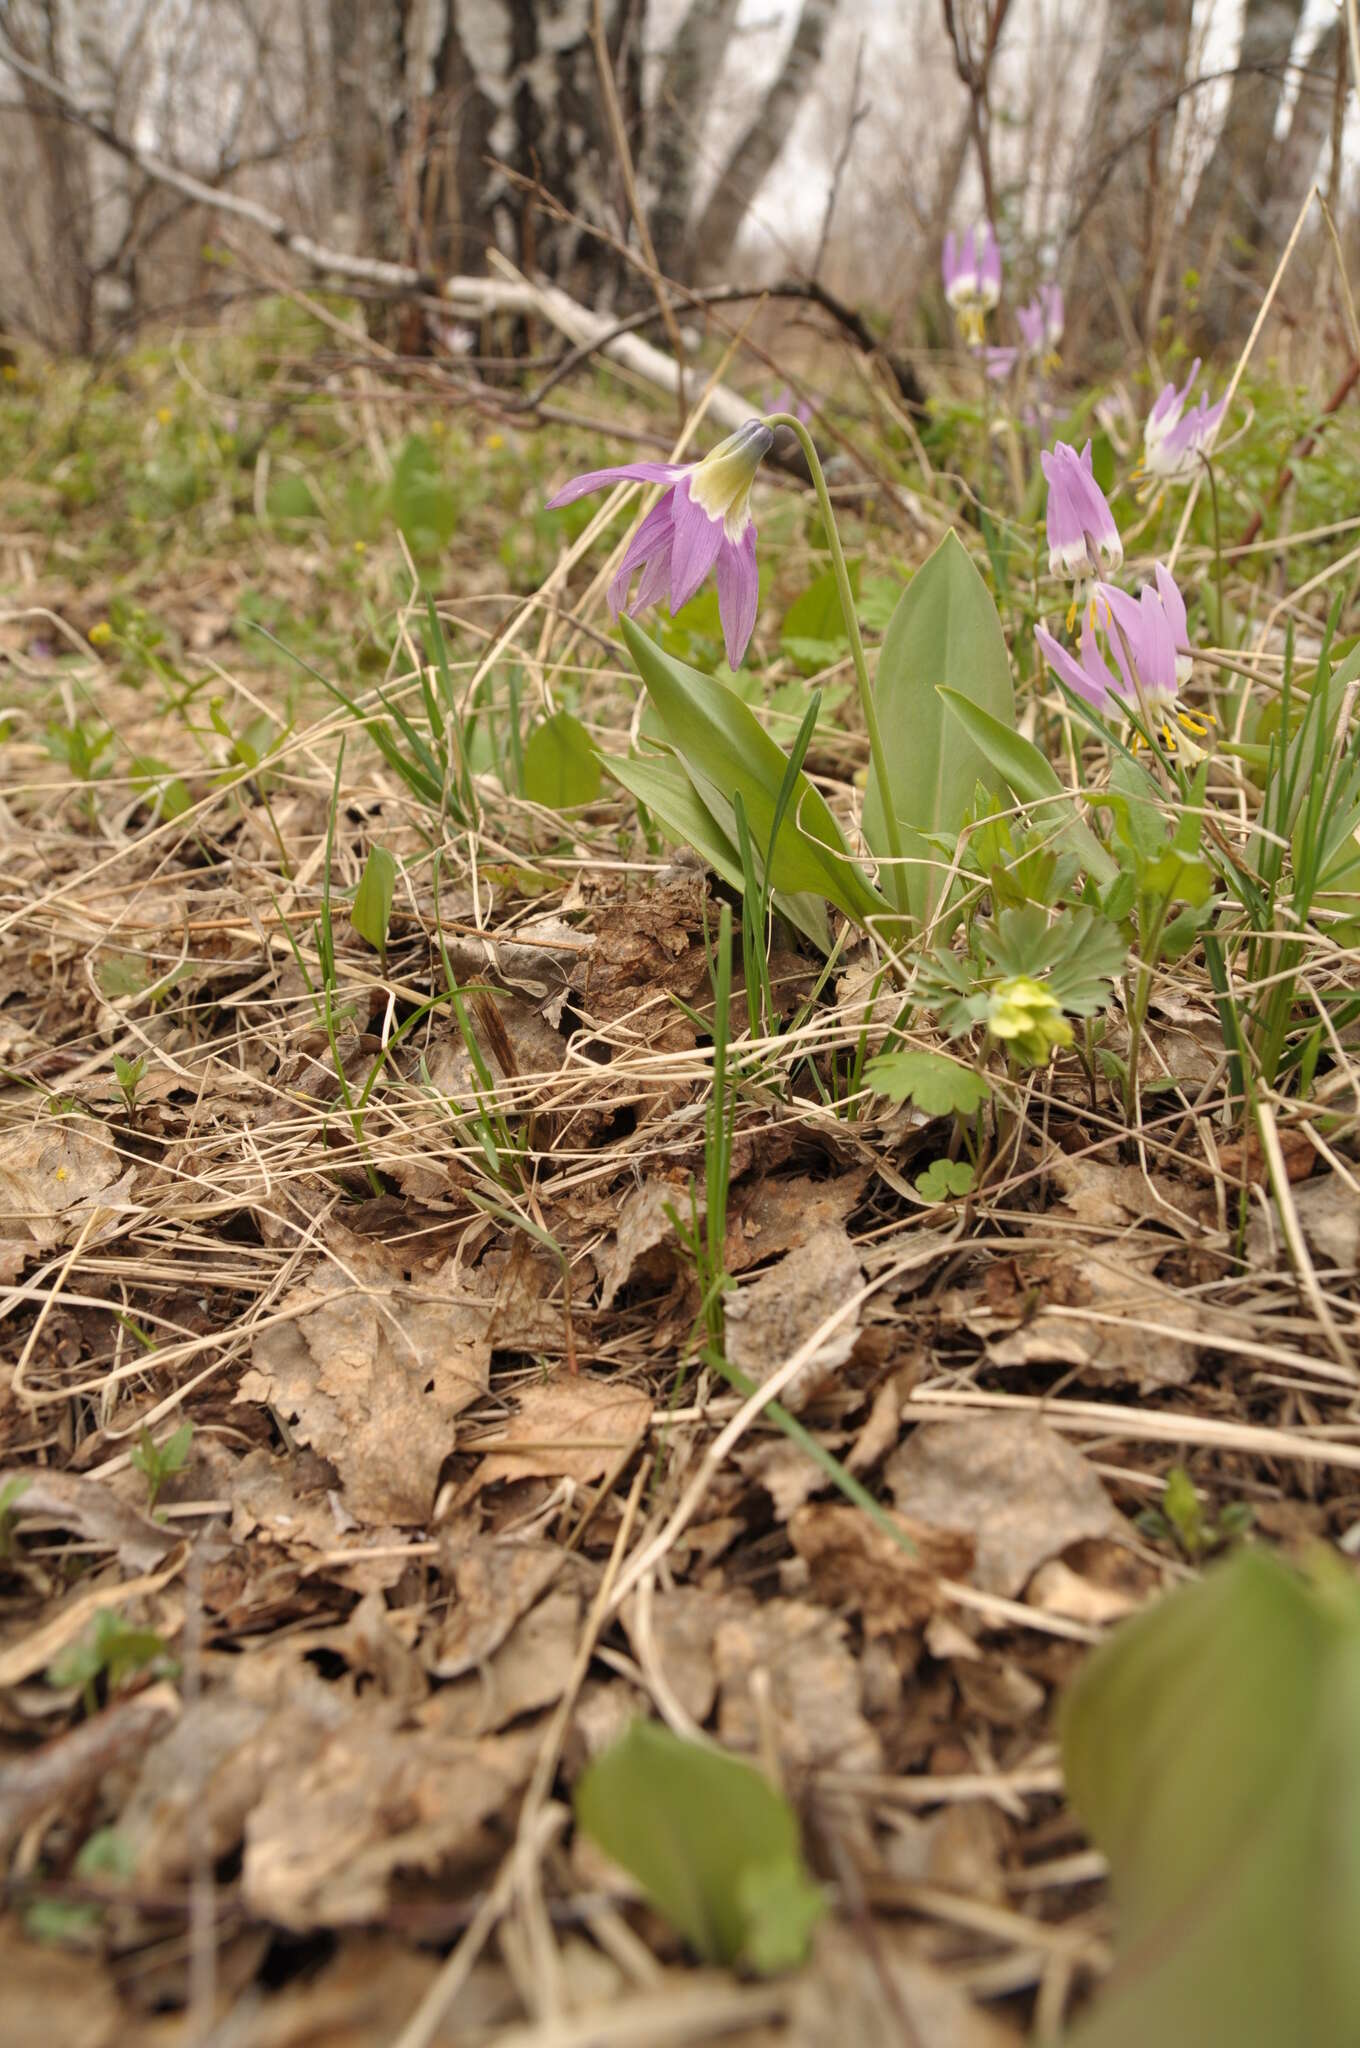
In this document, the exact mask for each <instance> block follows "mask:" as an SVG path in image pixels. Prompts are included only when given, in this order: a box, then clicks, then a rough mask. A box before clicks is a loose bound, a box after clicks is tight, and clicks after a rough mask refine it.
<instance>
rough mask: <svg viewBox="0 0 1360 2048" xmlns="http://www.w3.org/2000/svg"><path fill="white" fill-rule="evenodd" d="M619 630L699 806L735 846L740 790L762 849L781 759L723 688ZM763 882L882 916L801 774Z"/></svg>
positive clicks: (862, 919) (632, 629) (857, 916)
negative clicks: (734, 799)
mask: <svg viewBox="0 0 1360 2048" xmlns="http://www.w3.org/2000/svg"><path fill="white" fill-rule="evenodd" d="M621 627H622V632H623V637H624V639H625V640H626V642H627V643H628V651H629V653H630V654H631V655H632V657H633V660H634V662H635V663H636V665H637V670H638V673H639V675H640V676H641V677H642V680H643V683H644V684H645V686H646V689H647V693H648V695H649V696H650V698H651V700H652V702H653V704H654V705H655V706H656V709H657V712H658V714H659V716H660V718H661V722H662V724H663V726H664V727H665V730H666V737H667V739H668V740H669V742H670V744H671V746H673V747H674V749H675V751H676V753H677V754H678V755H679V757H680V760H681V761H682V763H683V764H684V767H685V770H686V773H687V774H688V775H689V778H690V780H691V782H692V783H693V784H694V787H695V789H696V790H697V791H698V794H699V796H700V798H701V799H702V802H703V804H704V807H705V809H706V810H708V811H709V812H711V814H712V815H713V817H714V818H716V819H717V821H718V824H719V825H720V826H721V828H722V830H723V832H724V833H725V834H726V836H727V839H728V841H729V843H730V844H732V845H733V846H735V844H736V839H737V831H736V815H735V811H734V809H733V804H732V797H733V793H734V792H740V795H741V800H742V802H743V804H744V805H745V807H746V819H747V823H748V825H749V826H750V830H751V838H752V842H753V843H754V845H755V846H756V847H758V848H760V849H761V850H762V851H763V849H764V848H765V847H767V846H768V845H769V843H770V834H771V830H772V828H773V825H774V816H775V805H776V803H777V802H778V800H779V792H780V789H781V787H782V786H783V781H784V771H785V769H786V768H787V766H788V756H787V755H786V754H785V753H784V752H783V750H782V749H781V748H780V747H779V746H778V745H777V744H776V742H775V741H774V740H772V739H771V738H770V735H769V734H768V733H767V732H766V730H765V728H764V726H763V725H762V724H761V723H760V720H759V719H758V718H757V717H756V715H755V713H754V712H753V711H752V710H751V709H750V708H749V707H748V706H747V705H745V704H743V703H742V702H741V699H740V698H739V697H737V696H735V695H734V694H733V692H732V691H731V690H729V689H728V688H727V687H726V685H725V684H723V683H720V682H718V681H717V680H716V679H715V678H714V677H713V676H706V675H703V674H701V673H700V671H699V670H698V669H695V668H690V667H689V665H688V664H687V663H686V662H683V661H677V660H675V658H674V657H673V656H672V655H668V654H663V653H662V651H661V649H660V648H659V647H656V646H655V645H654V644H653V643H652V642H651V641H650V640H649V639H648V638H647V635H646V634H645V633H643V632H641V631H640V630H639V628H638V627H637V626H636V625H634V623H633V621H632V620H631V619H629V618H624V619H623V620H622V621H621ZM769 879H770V883H771V886H772V887H773V888H774V889H775V890H777V891H780V892H782V893H785V894H788V895H793V896H798V895H803V894H811V895H817V896H823V897H825V898H826V899H827V900H828V901H829V902H831V903H834V904H835V906H836V908H837V909H838V910H842V911H844V913H845V915H846V916H847V917H849V918H851V919H852V920H853V921H854V922H855V923H856V924H860V925H863V924H865V923H867V922H868V921H869V920H870V919H871V918H877V917H882V916H884V915H886V914H887V913H888V911H889V906H888V904H887V903H886V902H885V901H884V899H883V897H881V896H880V895H879V893H878V891H877V890H876V889H875V888H874V886H873V884H872V883H871V882H870V881H869V878H868V876H867V875H866V874H865V873H864V871H863V869H862V868H860V867H859V866H858V865H857V864H856V863H855V862H854V861H853V860H852V859H851V858H850V854H849V851H848V849H847V847H846V844H845V840H844V837H843V836H842V833H841V829H840V827H839V825H838V824H837V823H836V820H835V819H834V817H833V816H832V815H831V812H830V810H829V809H828V807H827V804H826V800H825V799H824V797H823V796H822V795H821V793H820V791H819V790H817V789H816V788H815V787H814V785H813V784H812V783H811V782H810V781H809V779H808V777H807V776H806V775H805V774H803V773H801V772H800V773H799V775H798V778H797V782H796V784H795V789H794V797H793V801H792V803H791V804H790V805H789V809H788V814H787V816H786V817H785V819H784V821H783V823H782V825H781V826H780V829H779V833H778V835H777V837H776V838H775V842H774V853H773V858H772V860H771V862H770V876H769Z"/></svg>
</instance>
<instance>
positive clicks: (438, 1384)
mask: <svg viewBox="0 0 1360 2048" xmlns="http://www.w3.org/2000/svg"><path fill="white" fill-rule="evenodd" d="M346 1255H347V1259H346V1262H347V1264H348V1265H349V1268H350V1272H351V1273H352V1275H353V1280H351V1279H350V1278H349V1276H348V1275H346V1274H344V1273H342V1272H340V1271H338V1270H337V1268H336V1266H335V1265H334V1264H332V1263H329V1262H326V1263H323V1264H318V1266H316V1267H315V1268H314V1269H313V1271H312V1273H311V1274H310V1275H309V1277H308V1279H307V1280H306V1281H304V1282H303V1284H302V1285H301V1286H300V1287H296V1288H294V1289H293V1291H292V1292H291V1293H290V1294H288V1295H286V1296H285V1298H284V1300H283V1302H282V1303H281V1304H280V1311H279V1312H280V1313H281V1314H282V1315H283V1316H284V1317H289V1316H290V1312H291V1319H290V1320H284V1321H280V1322H277V1323H275V1324H274V1325H273V1326H272V1327H270V1328H269V1329H266V1330H263V1331H261V1333H260V1334H259V1336H258V1337H257V1338H256V1339H255V1347H254V1352H253V1354H252V1364H253V1370H252V1371H250V1372H247V1373H246V1374H245V1375H244V1376H243V1378H242V1380H241V1384H240V1388H239V1390H238V1392H237V1395H236V1399H237V1401H238V1402H241V1401H262V1402H267V1403H268V1404H269V1405H270V1406H272V1407H274V1408H277V1409H278V1410H279V1412H280V1413H281V1414H282V1415H283V1416H284V1417H285V1418H286V1419H287V1420H288V1421H289V1422H290V1423H291V1424H292V1426H293V1431H294V1434H295V1435H296V1436H297V1437H298V1438H299V1439H300V1441H301V1442H303V1443H305V1444H310V1445H311V1447H312V1449H313V1450H315V1451H318V1452H319V1453H320V1454H321V1456H322V1457H324V1458H327V1459H329V1460H330V1462H331V1464H333V1465H334V1467H335V1469H336V1471H337V1472H338V1473H339V1474H340V1479H341V1483H342V1485H343V1488H344V1496H345V1506H346V1507H347V1508H348V1509H349V1511H350V1513H351V1514H352V1515H353V1516H355V1518H356V1519H357V1520H358V1521H361V1522H366V1523H374V1522H377V1523H382V1522H395V1523H397V1524H399V1525H402V1526H407V1525H409V1524H411V1523H423V1522H424V1521H425V1520H426V1519H427V1517H428V1515H429V1513H430V1509H431V1507H432V1505H433V1502H434V1495H435V1487H436V1484H437V1481H438V1478H439V1469H440V1466H441V1465H442V1464H443V1462H444V1460H445V1458H446V1457H447V1456H448V1454H449V1452H450V1451H451V1450H452V1449H453V1446H454V1421H455V1418H456V1417H457V1416H459V1415H461V1414H462V1412H463V1410H464V1409H465V1408H467V1407H469V1406H470V1405H471V1403H472V1402H474V1401H476V1400H478V1399H480V1397H481V1396H482V1395H483V1394H484V1393H485V1392H486V1388H487V1385H488V1382H489V1379H490V1373H491V1340H490V1335H489V1325H490V1314H489V1309H488V1305H487V1304H486V1303H485V1302H483V1301H479V1300H477V1299H476V1298H475V1296H474V1295H473V1294H472V1293H471V1291H470V1289H469V1288H468V1286H467V1285H466V1284H465V1278H464V1276H463V1274H462V1272H461V1269H460V1268H459V1266H458V1264H457V1262H456V1261H455V1260H452V1259H451V1260H449V1261H448V1263H447V1264H446V1265H444V1266H442V1267H441V1268H440V1269H439V1271H438V1272H436V1273H435V1274H433V1275H432V1276H431V1277H430V1278H429V1279H427V1280H420V1281H414V1282H408V1281H406V1280H405V1279H401V1278H397V1277H394V1275H393V1273H392V1271H391V1269H390V1267H389V1265H388V1264H387V1262H386V1261H385V1260H383V1258H382V1257H381V1255H380V1254H379V1253H378V1252H377V1251H376V1249H373V1248H370V1247H368V1246H366V1245H364V1244H362V1242H361V1241H360V1240H357V1239H352V1240H350V1242H349V1244H348V1245H347V1246H346Z"/></svg>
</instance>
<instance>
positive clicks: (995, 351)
mask: <svg viewBox="0 0 1360 2048" xmlns="http://www.w3.org/2000/svg"><path fill="white" fill-rule="evenodd" d="M1019 360H1020V351H1019V349H1018V348H1006V347H999V348H984V349H983V351H982V367H983V369H984V370H985V371H986V372H987V375H988V376H989V377H990V378H991V380H992V382H993V384H1004V383H1005V381H1006V379H1007V378H1008V377H1009V376H1010V374H1011V371H1012V370H1013V369H1014V368H1015V366H1016V364H1017V363H1018V362H1019Z"/></svg>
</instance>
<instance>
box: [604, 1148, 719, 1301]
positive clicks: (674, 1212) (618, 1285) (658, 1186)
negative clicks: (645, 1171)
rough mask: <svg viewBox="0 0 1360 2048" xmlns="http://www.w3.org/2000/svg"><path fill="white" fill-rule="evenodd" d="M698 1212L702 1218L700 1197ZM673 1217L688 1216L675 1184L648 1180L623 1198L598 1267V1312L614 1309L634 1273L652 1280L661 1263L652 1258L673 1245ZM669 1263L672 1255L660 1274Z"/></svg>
mask: <svg viewBox="0 0 1360 2048" xmlns="http://www.w3.org/2000/svg"><path fill="white" fill-rule="evenodd" d="M699 1210H700V1214H702V1213H703V1198H702V1194H700V1196H699ZM675 1216H679V1217H681V1218H683V1219H686V1220H687V1219H688V1216H689V1192H688V1189H687V1188H684V1187H682V1186H681V1185H680V1184H679V1183H678V1182H677V1181H673V1180H647V1181H644V1182H643V1183H642V1186H641V1187H638V1188H631V1189H630V1190H629V1192H628V1193H627V1194H626V1195H625V1196H624V1198H623V1200H622V1201H621V1202H620V1204H619V1214H618V1223H617V1225H616V1227H615V1232H614V1242H613V1243H612V1244H611V1245H610V1246H609V1248H608V1250H607V1251H606V1252H605V1253H604V1256H603V1258H602V1260H601V1264H600V1303H599V1305H600V1307H601V1309H607V1308H612V1307H613V1305H614V1303H615V1301H616V1300H617V1298H618V1296H619V1293H620V1292H621V1290H622V1289H623V1288H624V1287H626V1286H627V1285H628V1283H629V1281H630V1280H631V1279H632V1278H633V1276H634V1274H635V1273H636V1274H637V1275H638V1277H639V1278H653V1277H655V1275H656V1273H657V1268H658V1264H659V1263H660V1262H658V1260H657V1259H656V1257H655V1254H656V1252H657V1250H658V1248H659V1247H660V1246H662V1245H666V1246H670V1247H673V1246H674V1245H675V1243H676V1236H675V1223H674V1220H673V1219H674V1217H675ZM644 1261H645V1262H646V1263H645V1264H644ZM672 1262H673V1253H671V1254H668V1256H667V1258H666V1260H665V1262H664V1264H661V1272H662V1273H663V1274H664V1273H665V1272H666V1271H668V1270H669V1268H670V1265H671V1264H672Z"/></svg>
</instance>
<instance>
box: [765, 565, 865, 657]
mask: <svg viewBox="0 0 1360 2048" xmlns="http://www.w3.org/2000/svg"><path fill="white" fill-rule="evenodd" d="M847 567H848V570H849V575H850V591H851V595H852V596H857V595H858V594H859V567H860V565H859V563H858V562H850V563H848V564H847ZM846 637H847V636H846V631H845V620H844V618H843V617H842V615H841V599H840V592H839V591H838V590H837V588H836V572H835V570H834V569H824V570H823V571H822V573H821V575H820V576H817V577H815V578H814V579H813V581H812V582H811V583H810V584H809V585H808V587H807V589H806V590H805V591H804V592H803V593H802V595H801V597H795V599H794V600H793V603H792V604H791V605H790V606H789V608H788V610H787V611H786V612H785V614H784V623H783V625H782V626H781V627H780V628H779V638H780V640H781V641H787V640H839V641H840V642H841V644H842V646H843V645H844V644H845V640H846Z"/></svg>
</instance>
